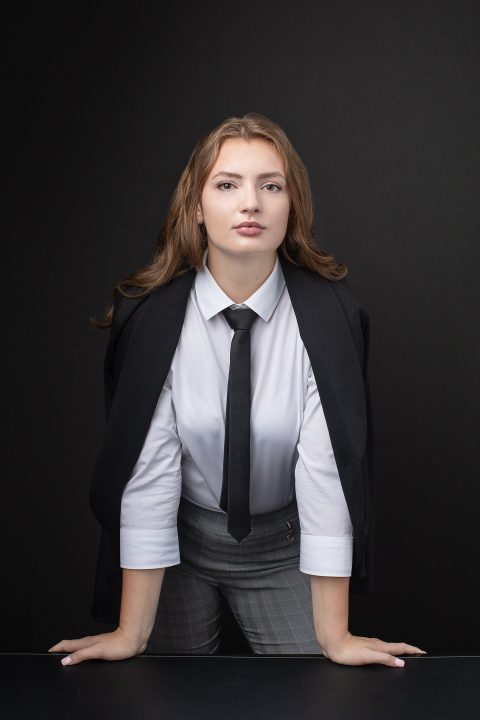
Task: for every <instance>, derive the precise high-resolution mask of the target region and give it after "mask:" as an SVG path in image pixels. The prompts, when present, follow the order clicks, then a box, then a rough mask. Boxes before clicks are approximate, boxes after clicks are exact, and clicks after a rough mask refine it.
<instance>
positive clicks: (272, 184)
mask: <svg viewBox="0 0 480 720" xmlns="http://www.w3.org/2000/svg"><path fill="white" fill-rule="evenodd" d="M265 187H274V188H276V190H275V192H277V191H279V190H281V189H282V188H281V187H280V185H277V184H276V183H267V185H265Z"/></svg>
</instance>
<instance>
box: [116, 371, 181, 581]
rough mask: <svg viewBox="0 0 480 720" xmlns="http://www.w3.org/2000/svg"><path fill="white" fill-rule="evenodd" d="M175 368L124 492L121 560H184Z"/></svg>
mask: <svg viewBox="0 0 480 720" xmlns="http://www.w3.org/2000/svg"><path fill="white" fill-rule="evenodd" d="M171 373H172V370H171V369H170V371H169V373H168V375H167V379H166V381H165V384H164V386H163V388H162V391H161V393H160V396H159V399H158V402H157V406H156V408H155V412H154V414H153V417H152V421H151V423H150V428H149V431H148V433H147V435H146V438H145V441H144V444H143V448H142V450H141V452H140V455H139V458H138V460H137V463H136V465H135V467H134V468H133V471H132V474H131V476H130V479H129V481H128V483H127V484H126V486H125V489H124V491H123V495H122V504H121V517H120V566H121V567H122V568H129V569H152V568H163V567H169V566H171V565H178V564H179V563H180V550H179V543H178V533H177V514H178V506H179V502H180V497H181V490H182V474H181V456H182V451H181V441H180V438H179V437H178V433H177V424H176V417H175V408H174V406H173V402H172V383H171V380H172V376H171Z"/></svg>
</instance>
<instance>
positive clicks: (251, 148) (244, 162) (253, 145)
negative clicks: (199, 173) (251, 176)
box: [210, 138, 284, 174]
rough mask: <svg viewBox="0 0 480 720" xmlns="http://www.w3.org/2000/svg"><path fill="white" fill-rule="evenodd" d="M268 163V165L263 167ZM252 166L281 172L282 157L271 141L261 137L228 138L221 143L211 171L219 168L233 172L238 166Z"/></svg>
mask: <svg viewBox="0 0 480 720" xmlns="http://www.w3.org/2000/svg"><path fill="white" fill-rule="evenodd" d="M265 165H268V167H264V166H265ZM247 167H252V168H253V169H256V168H258V172H261V169H265V170H268V171H270V170H279V171H282V172H283V169H284V168H283V162H282V158H281V157H280V155H279V154H278V152H277V150H276V149H275V147H274V146H273V144H272V143H271V142H269V141H268V140H264V139H263V138H252V139H251V140H245V139H244V138H228V140H225V141H224V143H223V144H222V147H221V148H220V152H219V153H218V157H217V159H216V161H215V164H214V165H213V167H212V170H211V173H210V174H212V173H214V172H218V171H219V170H227V171H230V172H234V171H235V170H239V168H244V169H245V168H247Z"/></svg>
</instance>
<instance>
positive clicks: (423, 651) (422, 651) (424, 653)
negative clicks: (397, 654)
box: [420, 650, 428, 655]
mask: <svg viewBox="0 0 480 720" xmlns="http://www.w3.org/2000/svg"><path fill="white" fill-rule="evenodd" d="M420 652H421V653H422V655H428V653H427V651H426V650H420Z"/></svg>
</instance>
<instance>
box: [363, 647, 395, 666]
mask: <svg viewBox="0 0 480 720" xmlns="http://www.w3.org/2000/svg"><path fill="white" fill-rule="evenodd" d="M367 663H375V664H379V665H387V666H388V667H403V666H404V665H405V660H402V658H397V657H394V656H393V655H390V654H389V653H387V652H380V651H378V650H367V652H366V653H365V662H364V664H365V665H366V664H367Z"/></svg>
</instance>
